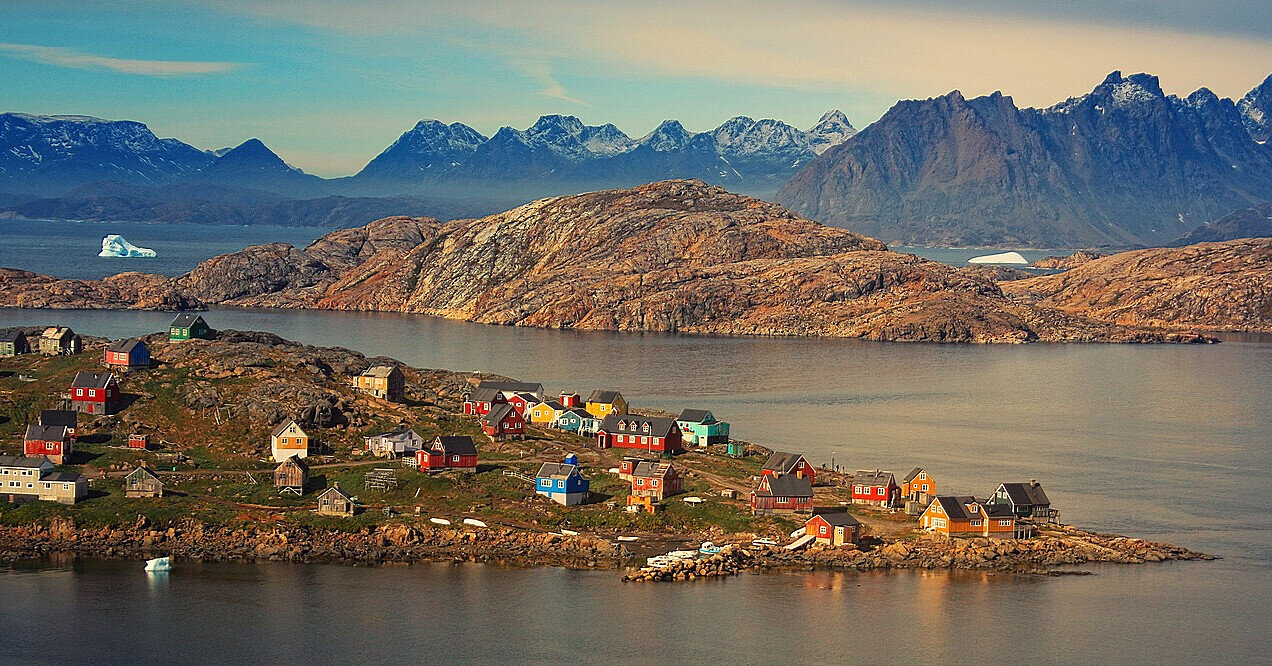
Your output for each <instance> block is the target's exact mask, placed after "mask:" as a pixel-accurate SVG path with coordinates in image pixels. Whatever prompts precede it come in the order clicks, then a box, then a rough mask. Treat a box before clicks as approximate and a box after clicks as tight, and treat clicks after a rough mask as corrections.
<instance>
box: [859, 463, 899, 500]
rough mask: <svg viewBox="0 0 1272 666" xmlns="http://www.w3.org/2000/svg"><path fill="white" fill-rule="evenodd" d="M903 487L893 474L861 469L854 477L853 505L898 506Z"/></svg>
mask: <svg viewBox="0 0 1272 666" xmlns="http://www.w3.org/2000/svg"><path fill="white" fill-rule="evenodd" d="M900 496H901V486H900V485H898V484H897V477H896V475H895V474H893V473H892V472H887V471H883V470H878V469H876V470H873V471H871V470H866V469H859V470H857V473H856V474H854V475H853V476H852V503H853V504H869V505H872V506H883V507H890V506H896V504H897V501H898V500H899V499H900Z"/></svg>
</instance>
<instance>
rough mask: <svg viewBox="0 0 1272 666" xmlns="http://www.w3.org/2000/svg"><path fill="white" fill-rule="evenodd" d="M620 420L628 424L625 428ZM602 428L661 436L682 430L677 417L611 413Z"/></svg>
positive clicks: (610, 430) (602, 423)
mask: <svg viewBox="0 0 1272 666" xmlns="http://www.w3.org/2000/svg"><path fill="white" fill-rule="evenodd" d="M620 421H621V422H623V423H625V424H627V425H626V426H625V427H623V428H619V427H618V424H619V422H620ZM646 423H648V424H649V432H645V424H646ZM633 424H634V425H633ZM601 430H604V431H605V432H618V433H629V434H637V435H653V436H656V437H660V436H664V435H667V434H669V433H670V431H672V430H674V431H676V432H680V426H678V425H676V420H675V419H669V418H664V417H661V416H640V415H637V414H610V415H609V416H606V417H605V420H604V421H602V422H601Z"/></svg>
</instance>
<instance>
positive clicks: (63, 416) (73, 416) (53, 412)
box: [39, 409, 79, 428]
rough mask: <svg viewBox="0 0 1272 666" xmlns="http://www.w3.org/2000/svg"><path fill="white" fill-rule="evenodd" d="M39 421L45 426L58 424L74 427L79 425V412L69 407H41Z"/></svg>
mask: <svg viewBox="0 0 1272 666" xmlns="http://www.w3.org/2000/svg"><path fill="white" fill-rule="evenodd" d="M39 423H40V425H46V426H54V425H60V426H66V427H68V428H74V427H77V426H78V425H79V412H77V411H74V410H70V409H42V410H40V421H39Z"/></svg>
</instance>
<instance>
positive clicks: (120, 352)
mask: <svg viewBox="0 0 1272 666" xmlns="http://www.w3.org/2000/svg"><path fill="white" fill-rule="evenodd" d="M106 365H108V366H110V367H112V368H145V367H148V366H149V365H150V349H149V348H148V347H146V343H144V342H142V341H141V340H138V339H136V338H132V339H124V340H116V341H114V342H112V343H110V345H109V346H108V347H106Z"/></svg>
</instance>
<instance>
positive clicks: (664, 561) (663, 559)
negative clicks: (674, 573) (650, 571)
mask: <svg viewBox="0 0 1272 666" xmlns="http://www.w3.org/2000/svg"><path fill="white" fill-rule="evenodd" d="M645 564H648V565H649V566H651V567H658V568H659V569H661V568H663V567H665V566H667V565H668V564H671V560H670V559H668V558H667V556H666V555H655V556H653V557H648V558H645Z"/></svg>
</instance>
